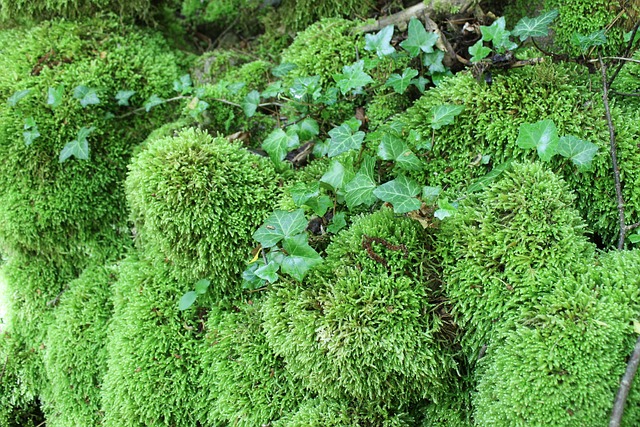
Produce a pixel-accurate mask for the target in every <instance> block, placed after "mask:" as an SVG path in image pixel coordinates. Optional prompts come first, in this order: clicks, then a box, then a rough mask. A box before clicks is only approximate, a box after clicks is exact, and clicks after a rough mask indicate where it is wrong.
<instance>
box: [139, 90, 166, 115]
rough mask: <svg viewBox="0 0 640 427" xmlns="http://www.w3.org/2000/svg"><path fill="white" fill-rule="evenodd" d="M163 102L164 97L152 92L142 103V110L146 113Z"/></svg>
mask: <svg viewBox="0 0 640 427" xmlns="http://www.w3.org/2000/svg"><path fill="white" fill-rule="evenodd" d="M162 103H164V99H162V98H160V97H159V96H158V95H156V94H153V95H151V96H150V97H149V99H147V101H146V102H145V103H144V104H142V106H143V107H144V110H145V111H146V112H147V113H148V112H149V111H150V110H151V109H152V108H153V107H155V106H157V105H160V104H162Z"/></svg>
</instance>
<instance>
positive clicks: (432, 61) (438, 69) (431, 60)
mask: <svg viewBox="0 0 640 427" xmlns="http://www.w3.org/2000/svg"><path fill="white" fill-rule="evenodd" d="M443 59H444V52H443V51H441V50H436V51H435V52H431V53H425V54H424V65H425V67H429V73H431V74H432V75H433V74H436V73H444V72H445V71H447V69H446V68H445V66H444V64H443V63H442V60H443Z"/></svg>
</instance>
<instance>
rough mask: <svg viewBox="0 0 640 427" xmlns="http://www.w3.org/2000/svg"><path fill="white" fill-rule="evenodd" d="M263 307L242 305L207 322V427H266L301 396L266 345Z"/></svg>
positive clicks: (204, 386)
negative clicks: (218, 425) (226, 426)
mask: <svg viewBox="0 0 640 427" xmlns="http://www.w3.org/2000/svg"><path fill="white" fill-rule="evenodd" d="M261 305H262V304H261V303H260V302H257V301H249V302H247V303H241V304H240V305H239V307H237V311H235V310H234V311H231V312H227V313H221V314H220V315H219V316H212V317H210V318H209V321H208V322H207V326H206V330H207V337H206V346H207V349H206V351H205V353H204V354H203V356H202V358H201V363H202V364H203V365H204V367H205V368H204V369H205V370H206V371H207V373H208V374H207V375H204V376H203V377H202V378H201V383H200V387H201V388H202V389H203V390H208V391H209V396H210V399H212V404H211V405H210V406H209V407H208V422H209V425H216V423H217V422H220V421H223V422H226V423H228V424H229V425H235V426H246V427H249V426H260V425H270V424H271V423H272V422H273V421H275V420H277V419H279V418H280V417H281V416H282V415H283V414H285V413H288V412H290V411H292V410H293V409H295V408H297V406H298V402H299V401H300V400H301V399H302V397H303V394H304V391H303V390H302V388H301V387H300V386H299V385H298V384H297V383H296V382H295V381H294V380H293V378H292V375H291V374H290V373H289V372H287V371H286V370H285V366H284V362H283V360H282V359H281V358H280V357H278V356H276V355H275V354H274V353H273V351H272V350H271V348H270V347H269V346H268V345H267V342H266V339H265V336H264V333H263V331H262V317H261V314H260V307H261Z"/></svg>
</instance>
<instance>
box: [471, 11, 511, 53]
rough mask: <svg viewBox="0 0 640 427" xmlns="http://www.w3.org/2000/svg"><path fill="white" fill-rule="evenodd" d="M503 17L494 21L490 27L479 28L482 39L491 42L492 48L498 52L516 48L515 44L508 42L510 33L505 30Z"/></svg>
mask: <svg viewBox="0 0 640 427" xmlns="http://www.w3.org/2000/svg"><path fill="white" fill-rule="evenodd" d="M505 25H506V23H505V19H504V16H501V17H500V18H498V19H496V20H495V21H494V22H493V24H491V25H490V26H488V27H487V26H484V25H481V26H480V32H481V33H482V39H483V40H484V41H487V42H489V41H490V42H492V43H493V47H494V48H495V49H496V50H497V51H499V52H504V51H505V50H513V49H515V48H517V47H518V45H517V44H515V43H513V42H512V41H511V40H509V36H510V35H511V33H510V32H509V31H507V30H506V28H505Z"/></svg>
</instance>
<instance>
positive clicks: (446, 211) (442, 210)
mask: <svg viewBox="0 0 640 427" xmlns="http://www.w3.org/2000/svg"><path fill="white" fill-rule="evenodd" d="M438 208H439V209H438V210H436V211H435V212H434V213H433V216H435V217H436V218H438V219H439V220H440V221H442V220H443V219H445V218H447V217H450V216H452V215H453V214H454V213H455V211H456V209H457V208H456V206H454V205H452V204H451V203H449V200H448V199H447V198H446V197H445V198H442V199H439V200H438Z"/></svg>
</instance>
